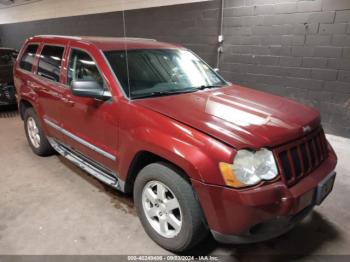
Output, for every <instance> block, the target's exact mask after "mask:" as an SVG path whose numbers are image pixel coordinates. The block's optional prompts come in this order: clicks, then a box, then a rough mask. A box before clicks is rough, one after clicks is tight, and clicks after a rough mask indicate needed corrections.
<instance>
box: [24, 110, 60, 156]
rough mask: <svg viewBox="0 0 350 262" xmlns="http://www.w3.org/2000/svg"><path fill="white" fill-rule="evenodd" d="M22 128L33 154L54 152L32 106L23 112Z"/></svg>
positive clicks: (46, 154) (43, 154)
mask: <svg viewBox="0 0 350 262" xmlns="http://www.w3.org/2000/svg"><path fill="white" fill-rule="evenodd" d="M24 130H25V132H26V136H27V140H28V143H29V145H30V147H31V149H32V150H33V152H34V153H35V154H37V155H39V156H48V155H52V154H53V153H54V149H53V148H52V147H51V145H50V143H49V141H48V140H47V138H46V136H45V134H44V131H43V130H42V128H41V126H40V122H39V120H38V116H37V115H36V113H35V111H34V109H33V108H28V109H27V110H26V111H25V112H24Z"/></svg>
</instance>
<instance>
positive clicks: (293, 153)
mask: <svg viewBox="0 0 350 262" xmlns="http://www.w3.org/2000/svg"><path fill="white" fill-rule="evenodd" d="M274 154H275V156H276V159H277V162H278V165H279V169H280V172H281V173H282V177H283V179H284V180H285V182H286V184H287V185H292V184H294V183H295V182H297V181H298V180H299V179H301V178H303V177H305V176H307V175H308V174H309V173H310V172H312V171H313V170H315V169H316V168H317V167H318V166H319V165H320V164H321V163H322V162H323V161H324V160H325V159H326V158H327V156H328V150H327V141H326V137H325V134H324V132H323V129H322V128H319V129H317V130H315V131H314V132H312V133H311V134H310V135H308V136H306V137H304V138H302V139H299V140H297V141H294V142H292V143H289V144H287V145H283V146H281V147H278V148H276V149H274Z"/></svg>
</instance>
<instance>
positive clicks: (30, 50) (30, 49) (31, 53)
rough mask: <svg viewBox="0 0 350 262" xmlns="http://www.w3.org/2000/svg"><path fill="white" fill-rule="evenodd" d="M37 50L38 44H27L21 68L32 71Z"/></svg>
mask: <svg viewBox="0 0 350 262" xmlns="http://www.w3.org/2000/svg"><path fill="white" fill-rule="evenodd" d="M36 50H38V45H28V46H27V49H26V51H25V52H24V53H23V56H22V58H21V61H20V63H19V67H20V68H22V69H24V70H26V71H30V72H31V71H32V68H33V63H34V58H35V54H36Z"/></svg>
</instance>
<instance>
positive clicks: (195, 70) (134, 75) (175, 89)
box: [105, 49, 225, 98]
mask: <svg viewBox="0 0 350 262" xmlns="http://www.w3.org/2000/svg"><path fill="white" fill-rule="evenodd" d="M105 55H106V57H107V60H108V61H109V63H110V65H111V67H112V69H113V71H114V73H115V75H116V76H117V78H118V79H119V82H120V83H121V84H122V86H123V88H124V91H125V93H127V94H128V93H130V95H131V97H132V98H137V97H144V96H147V95H149V96H152V95H154V94H157V93H159V92H163V93H170V92H172V93H179V92H188V91H190V90H192V91H196V90H198V89H199V88H202V86H218V87H219V86H223V85H225V82H224V81H223V80H222V79H221V78H220V77H219V76H218V75H217V74H216V73H215V72H214V71H213V70H212V69H211V68H210V67H209V66H208V65H207V64H205V63H204V62H203V61H202V60H201V59H199V58H198V57H197V56H195V55H194V54H193V53H191V52H190V51H187V50H176V49H169V50H168V49H161V50H156V49H153V50H129V51H128V53H127V55H126V53H125V51H108V52H106V53H105ZM126 59H128V60H127V61H126ZM127 69H128V70H127ZM128 87H129V88H130V92H129V90H128Z"/></svg>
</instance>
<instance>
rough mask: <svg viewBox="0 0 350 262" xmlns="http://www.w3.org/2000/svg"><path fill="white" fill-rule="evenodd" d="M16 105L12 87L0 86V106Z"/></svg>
mask: <svg viewBox="0 0 350 262" xmlns="http://www.w3.org/2000/svg"><path fill="white" fill-rule="evenodd" d="M15 104H16V89H15V87H14V86H13V85H2V86H0V106H7V105H15Z"/></svg>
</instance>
